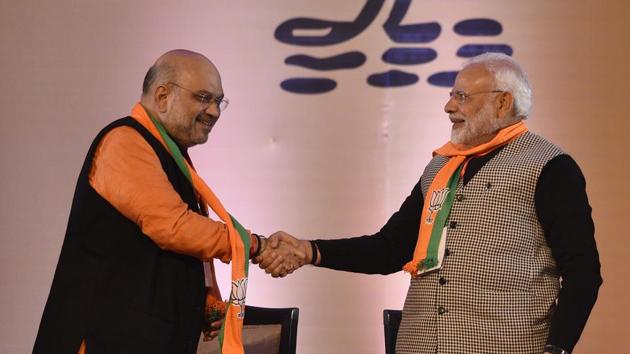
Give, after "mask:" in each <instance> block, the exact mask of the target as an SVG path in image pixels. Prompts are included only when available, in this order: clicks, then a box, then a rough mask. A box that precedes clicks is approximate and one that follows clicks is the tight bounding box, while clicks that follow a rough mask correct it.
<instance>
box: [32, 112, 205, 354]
mask: <svg viewBox="0 0 630 354" xmlns="http://www.w3.org/2000/svg"><path fill="white" fill-rule="evenodd" d="M119 126H130V127H132V128H134V129H136V130H137V131H138V132H139V133H140V134H141V135H142V136H143V137H144V139H145V140H146V141H147V142H148V143H149V144H150V145H151V147H152V148H153V150H154V151H155V153H156V155H157V156H158V157H159V159H160V163H161V167H162V168H163V169H164V172H165V173H166V175H167V176H168V179H169V181H170V182H171V184H172V185H173V188H174V189H175V191H177V193H178V194H179V195H180V196H181V198H182V200H184V202H186V203H187V204H188V206H189V208H190V209H191V210H193V211H195V212H198V213H199V206H198V204H197V200H196V197H195V194H194V191H193V189H192V186H191V184H190V182H189V181H188V180H187V179H186V177H185V176H184V175H183V174H182V172H181V171H180V170H179V168H178V167H177V165H176V163H175V161H174V160H173V158H172V157H171V155H170V154H169V152H168V151H167V150H166V149H165V148H164V147H163V146H162V144H161V143H160V142H159V141H158V140H157V139H155V138H154V137H153V136H152V135H151V133H149V132H148V131H147V130H146V129H145V128H144V127H142V126H141V125H140V124H139V123H138V122H137V121H136V120H134V119H133V118H131V117H126V118H122V119H119V120H117V121H115V122H113V123H111V124H110V125H108V126H107V127H105V128H104V129H103V130H102V131H101V132H100V133H99V134H98V135H97V137H96V138H95V140H94V142H93V143H92V145H91V147H90V149H89V152H88V154H87V157H86V159H85V162H84V165H83V168H82V170H81V174H80V176H79V180H78V182H77V187H76V190H75V194H74V199H73V202H72V209H71V211H70V218H69V221H68V227H67V231H66V235H65V239H64V243H63V246H62V249H61V255H60V257H59V262H58V264H57V270H56V271H55V277H54V280H53V283H52V287H51V290H50V295H49V297H48V301H47V303H46V307H45V309H44V314H43V316H42V321H41V324H40V327H39V333H38V335H37V339H36V341H35V347H34V349H33V353H60V354H73V353H76V352H77V350H78V349H79V345H80V343H81V340H82V339H84V338H85V339H86V342H87V351H86V353H87V354H113V353H120V354H122V353H130V354H131V353H134V354H137V353H152V354H158V353H164V354H167V353H168V354H173V353H178V354H179V353H186V354H194V353H196V350H197V343H198V340H199V336H200V333H201V326H202V322H203V313H204V305H205V284H204V276H203V265H202V262H201V261H200V260H198V259H196V258H194V257H190V256H186V255H182V254H177V253H173V252H170V251H164V250H161V249H160V248H159V247H158V246H157V245H156V244H155V243H154V242H153V241H152V240H151V239H150V238H149V237H148V236H146V235H144V234H143V233H142V231H141V229H140V227H139V226H138V225H136V224H135V223H134V222H132V221H131V220H129V219H127V218H125V217H124V216H123V215H122V214H120V213H119V212H118V211H117V210H116V209H115V208H114V207H113V206H112V205H111V204H109V203H108V202H107V201H106V200H105V199H103V198H102V197H101V196H100V195H99V194H98V193H97V192H96V191H95V190H94V189H93V188H92V187H91V186H90V183H89V181H88V176H89V173H90V170H91V166H92V160H93V157H94V153H95V151H96V148H97V146H98V143H99V142H100V141H101V139H102V138H103V136H104V135H105V134H106V133H108V132H109V131H111V130H112V129H114V128H116V127H119Z"/></svg>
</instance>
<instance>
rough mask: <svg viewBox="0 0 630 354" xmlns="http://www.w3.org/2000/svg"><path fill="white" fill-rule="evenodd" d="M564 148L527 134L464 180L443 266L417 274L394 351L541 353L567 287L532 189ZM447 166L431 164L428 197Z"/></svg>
mask: <svg viewBox="0 0 630 354" xmlns="http://www.w3.org/2000/svg"><path fill="white" fill-rule="evenodd" d="M562 153H563V152H562V151H561V150H560V149H559V148H558V147H556V146H555V145H553V144H551V143H550V142H548V141H546V140H545V139H543V138H542V137H540V136H538V135H536V134H533V133H530V132H527V133H525V134H523V135H521V136H520V137H519V138H517V139H516V140H514V141H513V142H512V143H510V144H508V145H507V146H505V148H503V150H501V151H500V152H499V153H498V154H497V155H496V156H494V157H493V158H492V159H490V161H488V162H487V163H486V164H485V165H484V166H483V167H482V168H481V169H480V170H479V171H478V172H477V173H476V175H475V176H474V177H473V178H472V179H471V180H470V181H469V182H468V183H467V184H466V185H465V186H464V185H463V184H462V180H461V178H460V181H459V184H458V186H457V190H456V192H455V193H456V194H455V199H454V202H453V206H452V209H451V213H450V216H449V218H448V220H447V221H446V225H447V226H448V232H447V239H446V248H447V252H446V256H445V258H444V261H443V264H442V268H441V269H439V270H437V271H434V272H432V273H428V274H425V275H422V276H419V277H416V278H413V279H412V280H411V284H410V287H409V291H408V293H407V298H406V300H405V305H404V308H403V314H402V321H401V325H400V329H399V332H398V339H397V344H396V353H398V354H408V353H427V354H428V353H430V354H435V353H452V354H462V353H466V354H469V353H536V354H540V353H542V352H543V347H544V345H545V342H546V340H547V336H548V332H549V325H550V317H551V314H552V313H553V311H554V309H555V301H556V298H557V295H558V292H559V289H560V284H559V274H558V270H557V267H556V263H555V261H554V259H553V257H552V255H551V250H550V248H549V246H548V245H547V243H546V240H545V236H544V233H543V230H542V227H541V225H540V223H539V222H538V218H537V215H536V210H535V205H534V193H535V190H536V183H537V181H538V177H539V176H540V173H541V171H542V169H543V167H544V166H545V165H546V164H547V163H548V162H549V161H550V160H551V159H553V158H554V157H556V156H558V155H560V154H562ZM446 162H447V158H445V157H442V156H436V157H435V158H433V160H431V162H430V163H429V164H428V165H427V167H426V168H425V170H424V173H423V174H422V179H421V186H422V192H423V194H424V196H425V198H426V197H427V196H426V193H427V190H428V188H429V185H430V184H431V182H432V181H433V178H434V177H435V175H436V174H437V172H438V171H439V170H440V168H442V166H444V164H445V163H446ZM451 193H452V192H451Z"/></svg>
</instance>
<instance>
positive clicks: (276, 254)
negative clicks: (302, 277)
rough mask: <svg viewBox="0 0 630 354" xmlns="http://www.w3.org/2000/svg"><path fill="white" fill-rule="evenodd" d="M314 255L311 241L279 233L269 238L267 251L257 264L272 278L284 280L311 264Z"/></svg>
mask: <svg viewBox="0 0 630 354" xmlns="http://www.w3.org/2000/svg"><path fill="white" fill-rule="evenodd" d="M312 254H313V251H312V248H311V243H310V242H309V241H307V240H299V239H297V238H295V237H293V236H291V235H290V234H288V233H286V232H284V231H278V232H276V233H274V234H272V235H271V236H269V239H268V240H267V245H266V247H265V250H264V251H263V253H262V254H261V255H260V256H258V257H257V258H256V260H255V263H258V266H259V267H260V269H263V270H264V271H265V272H266V273H267V274H270V275H271V276H272V277H274V278H278V277H280V278H283V277H285V276H287V275H288V274H291V273H293V272H294V271H295V270H297V269H298V268H300V267H302V266H303V265H305V264H309V263H311V259H312Z"/></svg>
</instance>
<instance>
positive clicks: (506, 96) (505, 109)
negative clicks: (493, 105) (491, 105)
mask: <svg viewBox="0 0 630 354" xmlns="http://www.w3.org/2000/svg"><path fill="white" fill-rule="evenodd" d="M513 113H514V96H512V93H510V92H502V93H501V94H500V95H499V96H498V97H497V117H498V118H501V119H503V118H505V117H510V116H512V114H513Z"/></svg>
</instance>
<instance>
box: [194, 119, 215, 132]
mask: <svg viewBox="0 0 630 354" xmlns="http://www.w3.org/2000/svg"><path fill="white" fill-rule="evenodd" d="M197 122H199V123H201V124H202V125H203V126H205V127H207V128H209V129H212V127H214V123H215V122H214V121H212V120H205V119H201V118H197Z"/></svg>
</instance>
